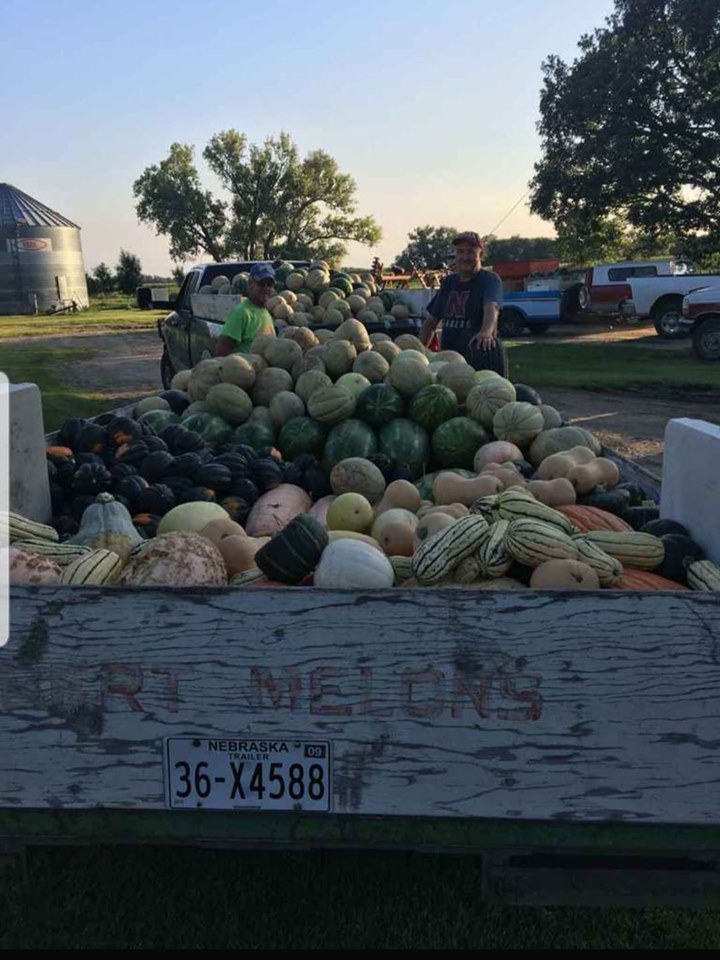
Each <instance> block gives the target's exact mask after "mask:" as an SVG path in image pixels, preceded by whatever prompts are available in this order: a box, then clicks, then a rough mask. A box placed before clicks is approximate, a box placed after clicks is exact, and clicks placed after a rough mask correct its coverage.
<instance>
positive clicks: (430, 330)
mask: <svg viewBox="0 0 720 960" xmlns="http://www.w3.org/2000/svg"><path fill="white" fill-rule="evenodd" d="M444 286H445V281H444V280H443V282H442V283H441V284H440V289H439V290H438V292H437V293H436V294H435V296H434V297H433V298H432V300H431V301H430V303H429V304H428V305H427V307H426V308H425V312H426V313H427V317H426V318H425V320H423V323H422V326H421V327H420V329H419V331H418V340H419V341H420V343H422V345H423V346H424V347H426V346H427V345H428V344H429V343H430V340H431V339H432V335H433V334H434V333H435V330H436V328H437V325H438V324H439V323H440V317H441V316H442V310H441V309H440V297H441V296H442V294H443V292H444V291H443V287H444Z"/></svg>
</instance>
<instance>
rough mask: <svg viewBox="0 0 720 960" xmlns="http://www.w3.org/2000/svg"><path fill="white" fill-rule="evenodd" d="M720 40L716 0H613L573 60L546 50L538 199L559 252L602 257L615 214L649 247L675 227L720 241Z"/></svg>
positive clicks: (535, 185)
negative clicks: (608, 12)
mask: <svg viewBox="0 0 720 960" xmlns="http://www.w3.org/2000/svg"><path fill="white" fill-rule="evenodd" d="M718 49H720V4H718V0H615V10H614V12H613V14H612V16H611V17H609V18H608V20H607V21H606V25H605V26H604V27H602V28H601V29H598V30H596V31H595V32H594V33H593V34H591V35H586V36H583V37H582V38H581V39H580V41H579V56H578V57H577V58H576V59H575V60H574V61H573V63H571V64H568V63H565V62H564V61H563V60H562V59H561V58H560V57H557V56H550V57H548V59H547V60H546V61H545V63H544V64H543V73H544V85H543V90H542V93H541V97H540V114H541V120H540V123H539V131H540V134H541V137H542V158H541V160H540V161H539V162H538V163H537V164H536V166H535V176H534V178H533V180H532V184H531V187H532V190H531V209H532V210H533V211H534V212H535V213H537V214H539V215H540V216H541V217H543V218H544V219H546V220H551V221H552V222H553V224H554V225H555V228H556V230H557V233H558V237H559V243H560V247H561V250H562V251H563V252H564V253H565V252H567V251H568V250H572V251H573V252H574V253H577V252H584V253H585V258H586V259H587V258H588V257H591V256H592V255H593V254H594V252H595V251H596V249H597V248H599V249H601V250H602V251H603V254H602V255H603V257H604V256H606V255H607V253H606V251H607V250H609V249H614V245H615V242H616V239H617V230H618V226H619V224H620V223H626V224H627V228H628V230H629V231H630V233H629V236H630V237H631V238H633V237H635V238H636V239H637V238H640V240H641V242H642V243H643V244H644V245H645V246H646V247H654V248H658V247H659V248H662V247H665V246H667V234H668V231H669V230H671V231H672V234H673V237H674V238H675V244H676V245H678V244H679V245H680V246H682V247H683V248H684V249H686V250H688V251H689V252H691V253H692V252H693V251H699V252H700V253H701V254H702V255H703V256H705V257H707V256H712V252H713V250H716V251H717V250H720V228H719V227H718V224H720V96H718V90H720V57H719V56H718ZM583 238H585V241H583Z"/></svg>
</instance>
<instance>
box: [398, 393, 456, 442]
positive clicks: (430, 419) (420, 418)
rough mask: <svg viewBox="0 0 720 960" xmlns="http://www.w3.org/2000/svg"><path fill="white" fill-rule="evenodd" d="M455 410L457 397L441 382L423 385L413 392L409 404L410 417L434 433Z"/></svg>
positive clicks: (453, 414)
mask: <svg viewBox="0 0 720 960" xmlns="http://www.w3.org/2000/svg"><path fill="white" fill-rule="evenodd" d="M457 412H458V400H457V397H456V396H455V394H454V392H453V391H452V390H450V388H449V387H444V386H443V385H442V384H441V383H431V384H429V385H428V386H427V387H423V388H422V390H420V392H419V393H416V394H415V396H414V397H413V400H412V403H411V405H410V418H411V419H412V420H414V421H415V423H419V424H420V426H421V427H422V428H423V430H427V432H428V433H434V431H435V430H437V428H438V427H439V426H440V424H441V423H445V421H446V420H450V419H452V418H453V417H456V416H457Z"/></svg>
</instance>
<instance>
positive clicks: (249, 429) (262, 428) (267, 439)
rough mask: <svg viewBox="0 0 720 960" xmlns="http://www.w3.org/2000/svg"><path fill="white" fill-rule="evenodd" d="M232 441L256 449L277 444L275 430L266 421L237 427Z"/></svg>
mask: <svg viewBox="0 0 720 960" xmlns="http://www.w3.org/2000/svg"><path fill="white" fill-rule="evenodd" d="M201 416H202V414H201ZM183 426H184V424H183ZM232 443H246V444H247V445H248V446H249V447H253V448H254V449H255V450H260V449H261V448H262V447H272V446H274V445H275V431H274V430H272V429H271V428H270V427H268V426H267V424H265V423H243V424H242V425H241V426H239V427H237V428H236V429H235V431H234V433H233V435H232Z"/></svg>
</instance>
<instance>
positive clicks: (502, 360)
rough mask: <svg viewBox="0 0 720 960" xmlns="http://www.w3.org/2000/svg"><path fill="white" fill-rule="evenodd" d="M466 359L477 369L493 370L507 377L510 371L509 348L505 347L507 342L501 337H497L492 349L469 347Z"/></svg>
mask: <svg viewBox="0 0 720 960" xmlns="http://www.w3.org/2000/svg"><path fill="white" fill-rule="evenodd" d="M465 359H466V360H467V362H468V363H469V364H470V366H471V367H474V368H475V370H493V371H494V372H495V373H499V374H500V376H501V377H505V378H506V379H507V377H508V374H509V373H510V361H509V359H508V354H507V350H506V349H505V344H504V343H503V342H502V340H501V339H500V338H499V337H496V338H495V346H494V347H493V348H492V349H491V350H482V349H480V348H479V347H472V348H470V347H468V349H467V351H466V353H465Z"/></svg>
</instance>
